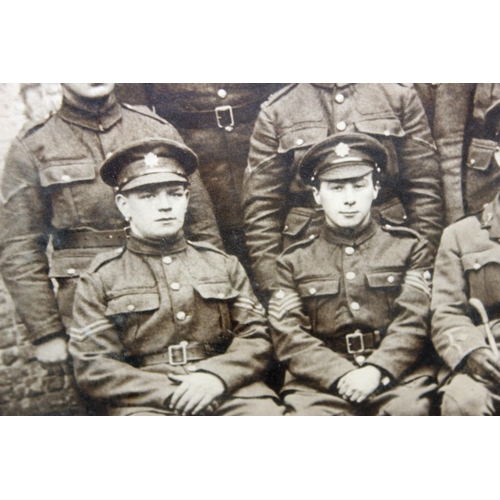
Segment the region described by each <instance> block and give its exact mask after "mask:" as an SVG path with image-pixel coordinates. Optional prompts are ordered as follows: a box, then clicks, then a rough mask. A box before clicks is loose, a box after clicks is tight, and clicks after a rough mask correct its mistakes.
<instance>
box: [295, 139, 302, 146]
mask: <svg viewBox="0 0 500 500" xmlns="http://www.w3.org/2000/svg"><path fill="white" fill-rule="evenodd" d="M295 144H297V146H302V144H304V139H297V140H296V141H295Z"/></svg>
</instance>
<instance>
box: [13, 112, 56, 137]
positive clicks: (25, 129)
mask: <svg viewBox="0 0 500 500" xmlns="http://www.w3.org/2000/svg"><path fill="white" fill-rule="evenodd" d="M54 114H55V112H52V113H49V114H48V115H47V116H45V117H44V118H40V119H38V120H28V121H27V122H26V123H25V124H24V125H23V126H22V127H21V130H20V131H19V134H18V135H19V137H23V138H24V137H26V136H27V135H29V134H30V133H32V132H34V131H35V130H38V129H39V128H40V127H42V126H43V125H45V124H46V123H47V122H48V121H49V119H50V118H52V116H53V115H54Z"/></svg>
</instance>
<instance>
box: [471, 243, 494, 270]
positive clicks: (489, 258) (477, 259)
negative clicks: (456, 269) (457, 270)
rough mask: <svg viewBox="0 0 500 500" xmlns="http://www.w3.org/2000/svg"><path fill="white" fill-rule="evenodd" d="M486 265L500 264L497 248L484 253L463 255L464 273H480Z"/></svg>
mask: <svg viewBox="0 0 500 500" xmlns="http://www.w3.org/2000/svg"><path fill="white" fill-rule="evenodd" d="M486 264H499V265H500V254H499V252H498V249H496V248H488V249H486V250H483V251H482V252H474V253H467V254H465V255H462V265H463V267H464V271H471V270H474V271H478V270H479V269H481V268H482V267H483V266H485V265H486Z"/></svg>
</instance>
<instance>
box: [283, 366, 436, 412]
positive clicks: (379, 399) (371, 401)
mask: <svg viewBox="0 0 500 500" xmlns="http://www.w3.org/2000/svg"><path fill="white" fill-rule="evenodd" d="M436 389H437V384H436V382H435V379H434V378H433V377H427V376H423V377H418V378H416V379H413V380H410V381H409V382H406V383H403V384H399V385H397V386H395V387H392V388H389V389H387V390H386V391H384V392H381V393H376V394H375V395H373V396H371V397H370V398H368V400H366V401H365V402H363V403H351V402H350V401H347V400H345V399H343V398H341V397H340V396H338V395H334V394H330V393H327V392H321V391H316V390H314V389H311V390H298V391H291V392H286V393H284V394H283V402H284V404H285V406H286V415H290V416H313V415H317V416H355V415H365V416H368V415H370V416H371V415H381V416H427V415H429V412H430V409H431V405H432V403H433V397H434V394H435V390H436Z"/></svg>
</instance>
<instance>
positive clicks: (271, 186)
mask: <svg viewBox="0 0 500 500" xmlns="http://www.w3.org/2000/svg"><path fill="white" fill-rule="evenodd" d="M286 167H287V165H286V161H285V155H278V138H277V134H276V131H275V130H274V127H273V125H272V120H271V118H270V116H269V115H268V110H267V109H266V108H265V107H264V108H262V110H261V112H260V114H259V116H258V118H257V122H256V124H255V128H254V132H253V135H252V137H251V139H250V152H249V157H248V166H247V169H246V171H245V177H244V181H243V210H244V220H245V231H246V233H245V236H246V242H247V246H248V249H249V253H250V257H251V259H252V266H253V270H254V275H255V279H256V281H257V283H258V285H259V286H260V288H261V289H262V290H268V289H269V288H270V287H271V285H272V283H273V281H274V278H275V275H276V259H277V258H278V256H279V255H280V253H281V250H282V245H281V239H282V238H281V233H282V230H283V226H284V223H285V218H286V195H287V192H288V186H289V184H290V181H291V179H289V173H288V169H287V168H286Z"/></svg>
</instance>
